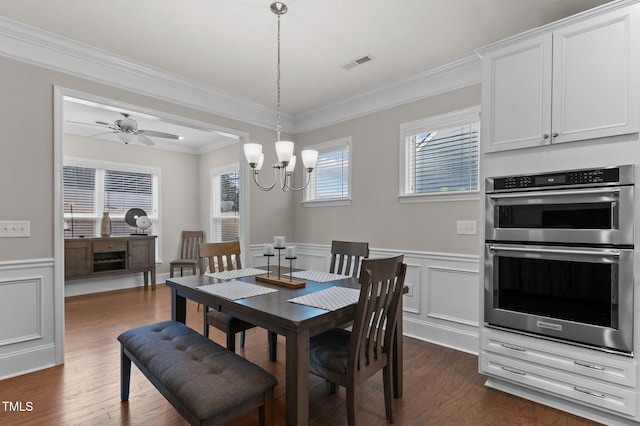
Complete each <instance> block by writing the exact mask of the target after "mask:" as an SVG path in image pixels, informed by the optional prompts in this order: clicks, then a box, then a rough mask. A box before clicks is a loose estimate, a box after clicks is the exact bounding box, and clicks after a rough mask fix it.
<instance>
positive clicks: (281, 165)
mask: <svg viewBox="0 0 640 426" xmlns="http://www.w3.org/2000/svg"><path fill="white" fill-rule="evenodd" d="M271 12H273V13H274V14H276V15H277V16H278V69H277V71H278V72H277V90H278V100H277V105H276V110H277V118H276V132H277V134H278V141H277V142H276V154H277V156H278V162H277V163H276V164H274V165H273V168H274V169H275V179H274V180H273V183H272V184H271V185H270V186H263V185H261V184H260V182H258V174H259V173H260V170H261V169H262V163H263V162H264V154H263V153H262V145H260V144H258V143H246V144H244V155H245V156H246V158H247V162H248V163H249V166H250V167H251V172H252V173H251V175H252V176H253V181H254V182H255V183H256V185H258V188H260V189H262V190H263V191H270V190H272V189H273V188H274V187H275V186H276V184H277V183H278V180H280V187H281V188H282V190H283V191H288V190H293V191H300V190H303V189H305V188H306V187H307V186H308V185H309V182H310V180H311V172H313V169H315V167H316V163H317V161H318V151H315V150H312V149H306V150H303V151H302V152H301V153H300V154H301V155H302V163H303V164H304V168H305V170H306V171H307V178H306V179H305V183H304V185H303V186H302V187H300V188H294V187H292V186H291V176H292V175H293V170H294V168H295V167H296V156H295V154H294V144H293V142H291V141H281V140H280V131H281V129H282V127H281V126H280V16H282V15H284V14H285V13H287V5H286V4H284V3H282V2H275V3H272V4H271Z"/></svg>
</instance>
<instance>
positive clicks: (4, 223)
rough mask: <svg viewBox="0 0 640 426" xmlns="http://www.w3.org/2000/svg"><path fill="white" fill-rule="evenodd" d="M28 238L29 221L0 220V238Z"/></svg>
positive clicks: (29, 233) (29, 234)
mask: <svg viewBox="0 0 640 426" xmlns="http://www.w3.org/2000/svg"><path fill="white" fill-rule="evenodd" d="M30 236H31V221H30V220H0V238H25V237H30Z"/></svg>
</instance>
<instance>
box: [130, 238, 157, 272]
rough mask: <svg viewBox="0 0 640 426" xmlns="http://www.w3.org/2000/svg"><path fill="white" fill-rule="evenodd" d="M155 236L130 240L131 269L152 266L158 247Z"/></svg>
mask: <svg viewBox="0 0 640 426" xmlns="http://www.w3.org/2000/svg"><path fill="white" fill-rule="evenodd" d="M155 247H156V245H155V239H154V238H144V237H139V239H136V238H132V239H131V240H129V269H144V268H152V267H153V266H154V264H155V258H156V249H155Z"/></svg>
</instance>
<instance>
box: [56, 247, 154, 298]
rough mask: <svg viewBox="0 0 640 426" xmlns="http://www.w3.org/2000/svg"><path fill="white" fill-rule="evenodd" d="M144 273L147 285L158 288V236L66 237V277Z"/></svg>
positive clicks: (77, 277) (70, 278) (68, 278)
mask: <svg viewBox="0 0 640 426" xmlns="http://www.w3.org/2000/svg"><path fill="white" fill-rule="evenodd" d="M134 272H142V273H143V275H144V287H145V288H147V287H148V285H149V281H151V289H152V290H155V289H156V236H155V235H138V236H129V237H100V238H65V240H64V278H65V279H67V280H73V279H79V278H92V277H102V276H108V275H115V274H130V273H134Z"/></svg>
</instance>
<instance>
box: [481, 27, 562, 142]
mask: <svg viewBox="0 0 640 426" xmlns="http://www.w3.org/2000/svg"><path fill="white" fill-rule="evenodd" d="M551 49H552V37H551V34H543V35H540V36H538V37H535V38H531V39H528V40H524V41H521V42H519V43H516V44H513V45H510V46H507V47H505V48H503V49H500V50H496V51H494V52H490V53H487V54H486V55H485V56H484V57H483V58H482V146H483V151H484V152H492V151H502V150H507V149H517V148H525V147H530V146H538V145H546V144H548V143H550V142H551V140H550V137H549V133H550V129H551V75H552V73H551V59H552V52H551Z"/></svg>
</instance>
